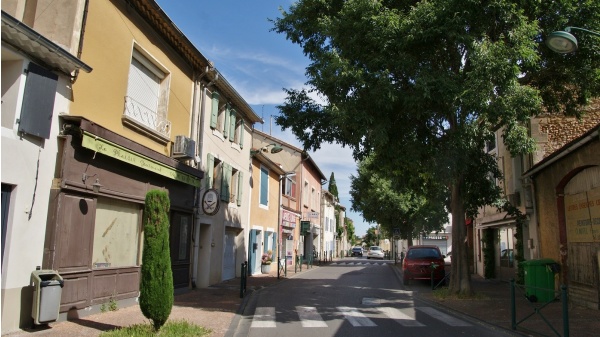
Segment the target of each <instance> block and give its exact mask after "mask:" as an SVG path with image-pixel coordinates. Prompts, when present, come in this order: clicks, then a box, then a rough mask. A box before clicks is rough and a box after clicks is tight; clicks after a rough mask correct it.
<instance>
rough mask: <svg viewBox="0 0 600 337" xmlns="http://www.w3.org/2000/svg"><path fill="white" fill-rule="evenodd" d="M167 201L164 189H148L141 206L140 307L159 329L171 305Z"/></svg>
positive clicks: (165, 320)
mask: <svg viewBox="0 0 600 337" xmlns="http://www.w3.org/2000/svg"><path fill="white" fill-rule="evenodd" d="M169 209H170V201H169V197H168V195H167V193H166V192H164V191H159V190H152V191H149V192H148V193H147V194H146V202H145V205H144V215H143V225H144V252H143V255H142V271H141V277H142V280H141V284H140V309H141V310H142V313H143V314H144V316H145V317H146V318H148V319H149V320H151V321H152V325H153V326H154V329H155V330H159V329H160V327H162V326H163V325H164V324H165V323H166V322H167V319H168V318H169V315H170V314H171V309H172V307H173V299H174V298H173V296H174V294H173V272H172V270H171V256H170V248H169Z"/></svg>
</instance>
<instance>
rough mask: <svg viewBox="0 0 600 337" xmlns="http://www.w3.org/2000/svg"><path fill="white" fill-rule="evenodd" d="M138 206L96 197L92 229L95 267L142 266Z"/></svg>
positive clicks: (93, 262)
mask: <svg viewBox="0 0 600 337" xmlns="http://www.w3.org/2000/svg"><path fill="white" fill-rule="evenodd" d="M141 238H142V231H141V223H140V206H139V205H138V204H134V203H131V202H126V201H121V200H115V199H108V198H98V204H97V207H96V220H95V226H94V248H93V252H92V266H93V267H94V268H108V267H111V268H112V267H124V266H138V265H140V264H141V247H142V243H141Z"/></svg>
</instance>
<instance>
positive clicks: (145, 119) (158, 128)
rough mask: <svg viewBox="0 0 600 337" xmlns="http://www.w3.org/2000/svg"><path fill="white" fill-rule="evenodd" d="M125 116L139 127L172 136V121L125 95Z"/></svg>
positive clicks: (166, 136)
mask: <svg viewBox="0 0 600 337" xmlns="http://www.w3.org/2000/svg"><path fill="white" fill-rule="evenodd" d="M123 116H124V117H125V119H126V120H128V121H130V122H131V123H133V124H135V126H137V127H139V128H142V129H144V130H146V131H149V132H152V133H156V134H159V135H160V136H162V137H164V138H167V139H169V138H171V122H170V121H169V120H168V119H166V118H164V117H162V116H159V115H158V114H157V113H156V111H153V110H152V109H150V108H147V107H145V106H144V105H142V104H141V103H140V102H138V101H136V100H134V99H133V98H131V97H129V96H125V111H124V112H123Z"/></svg>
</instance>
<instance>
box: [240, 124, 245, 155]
mask: <svg viewBox="0 0 600 337" xmlns="http://www.w3.org/2000/svg"><path fill="white" fill-rule="evenodd" d="M244 130H245V127H244V119H243V118H242V119H240V149H243V148H244Z"/></svg>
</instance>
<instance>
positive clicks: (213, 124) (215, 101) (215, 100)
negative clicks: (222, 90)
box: [210, 91, 220, 129]
mask: <svg viewBox="0 0 600 337" xmlns="http://www.w3.org/2000/svg"><path fill="white" fill-rule="evenodd" d="M219 96H220V95H219V93H218V92H216V91H213V93H212V106H211V109H210V128H211V129H216V128H217V119H218V118H219Z"/></svg>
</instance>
